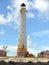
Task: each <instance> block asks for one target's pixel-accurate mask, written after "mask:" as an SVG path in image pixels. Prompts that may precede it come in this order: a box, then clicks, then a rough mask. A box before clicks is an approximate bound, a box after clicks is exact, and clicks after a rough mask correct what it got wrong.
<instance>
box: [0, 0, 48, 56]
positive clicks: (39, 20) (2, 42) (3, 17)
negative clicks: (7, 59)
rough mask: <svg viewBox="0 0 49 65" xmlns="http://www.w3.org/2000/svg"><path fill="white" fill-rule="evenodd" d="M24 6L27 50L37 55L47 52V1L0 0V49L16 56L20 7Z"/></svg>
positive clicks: (8, 54)
mask: <svg viewBox="0 0 49 65" xmlns="http://www.w3.org/2000/svg"><path fill="white" fill-rule="evenodd" d="M22 3H25V4H26V10H27V12H26V34H27V50H28V51H29V53H32V54H34V55H36V56H37V53H39V52H41V51H45V50H49V0H0V49H3V46H8V47H7V56H16V51H17V46H18V30H19V24H20V8H21V7H20V5H21V4H22Z"/></svg>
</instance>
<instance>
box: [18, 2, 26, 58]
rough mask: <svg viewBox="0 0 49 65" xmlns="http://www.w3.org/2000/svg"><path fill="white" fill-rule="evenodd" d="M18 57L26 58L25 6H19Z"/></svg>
mask: <svg viewBox="0 0 49 65" xmlns="http://www.w3.org/2000/svg"><path fill="white" fill-rule="evenodd" d="M17 56H18V57H26V56H27V37H26V5H25V4H24V3H22V4H21V8H20V25H19V32H18V48H17Z"/></svg>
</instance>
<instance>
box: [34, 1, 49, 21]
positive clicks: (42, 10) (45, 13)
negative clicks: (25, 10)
mask: <svg viewBox="0 0 49 65" xmlns="http://www.w3.org/2000/svg"><path fill="white" fill-rule="evenodd" d="M33 8H35V9H36V10H38V18H39V19H43V17H45V20H46V22H47V21H49V1H48V0H34V6H33Z"/></svg>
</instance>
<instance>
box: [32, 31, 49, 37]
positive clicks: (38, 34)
mask: <svg viewBox="0 0 49 65" xmlns="http://www.w3.org/2000/svg"><path fill="white" fill-rule="evenodd" d="M32 35H33V36H44V35H49V30H45V31H40V32H34V33H32Z"/></svg>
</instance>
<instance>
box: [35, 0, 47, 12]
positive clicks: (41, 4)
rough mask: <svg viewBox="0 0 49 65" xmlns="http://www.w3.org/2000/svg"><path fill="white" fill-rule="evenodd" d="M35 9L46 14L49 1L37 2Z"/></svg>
mask: <svg viewBox="0 0 49 65" xmlns="http://www.w3.org/2000/svg"><path fill="white" fill-rule="evenodd" d="M34 8H36V9H38V10H39V11H40V12H45V11H47V9H48V1H47V0H35V1H34Z"/></svg>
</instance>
